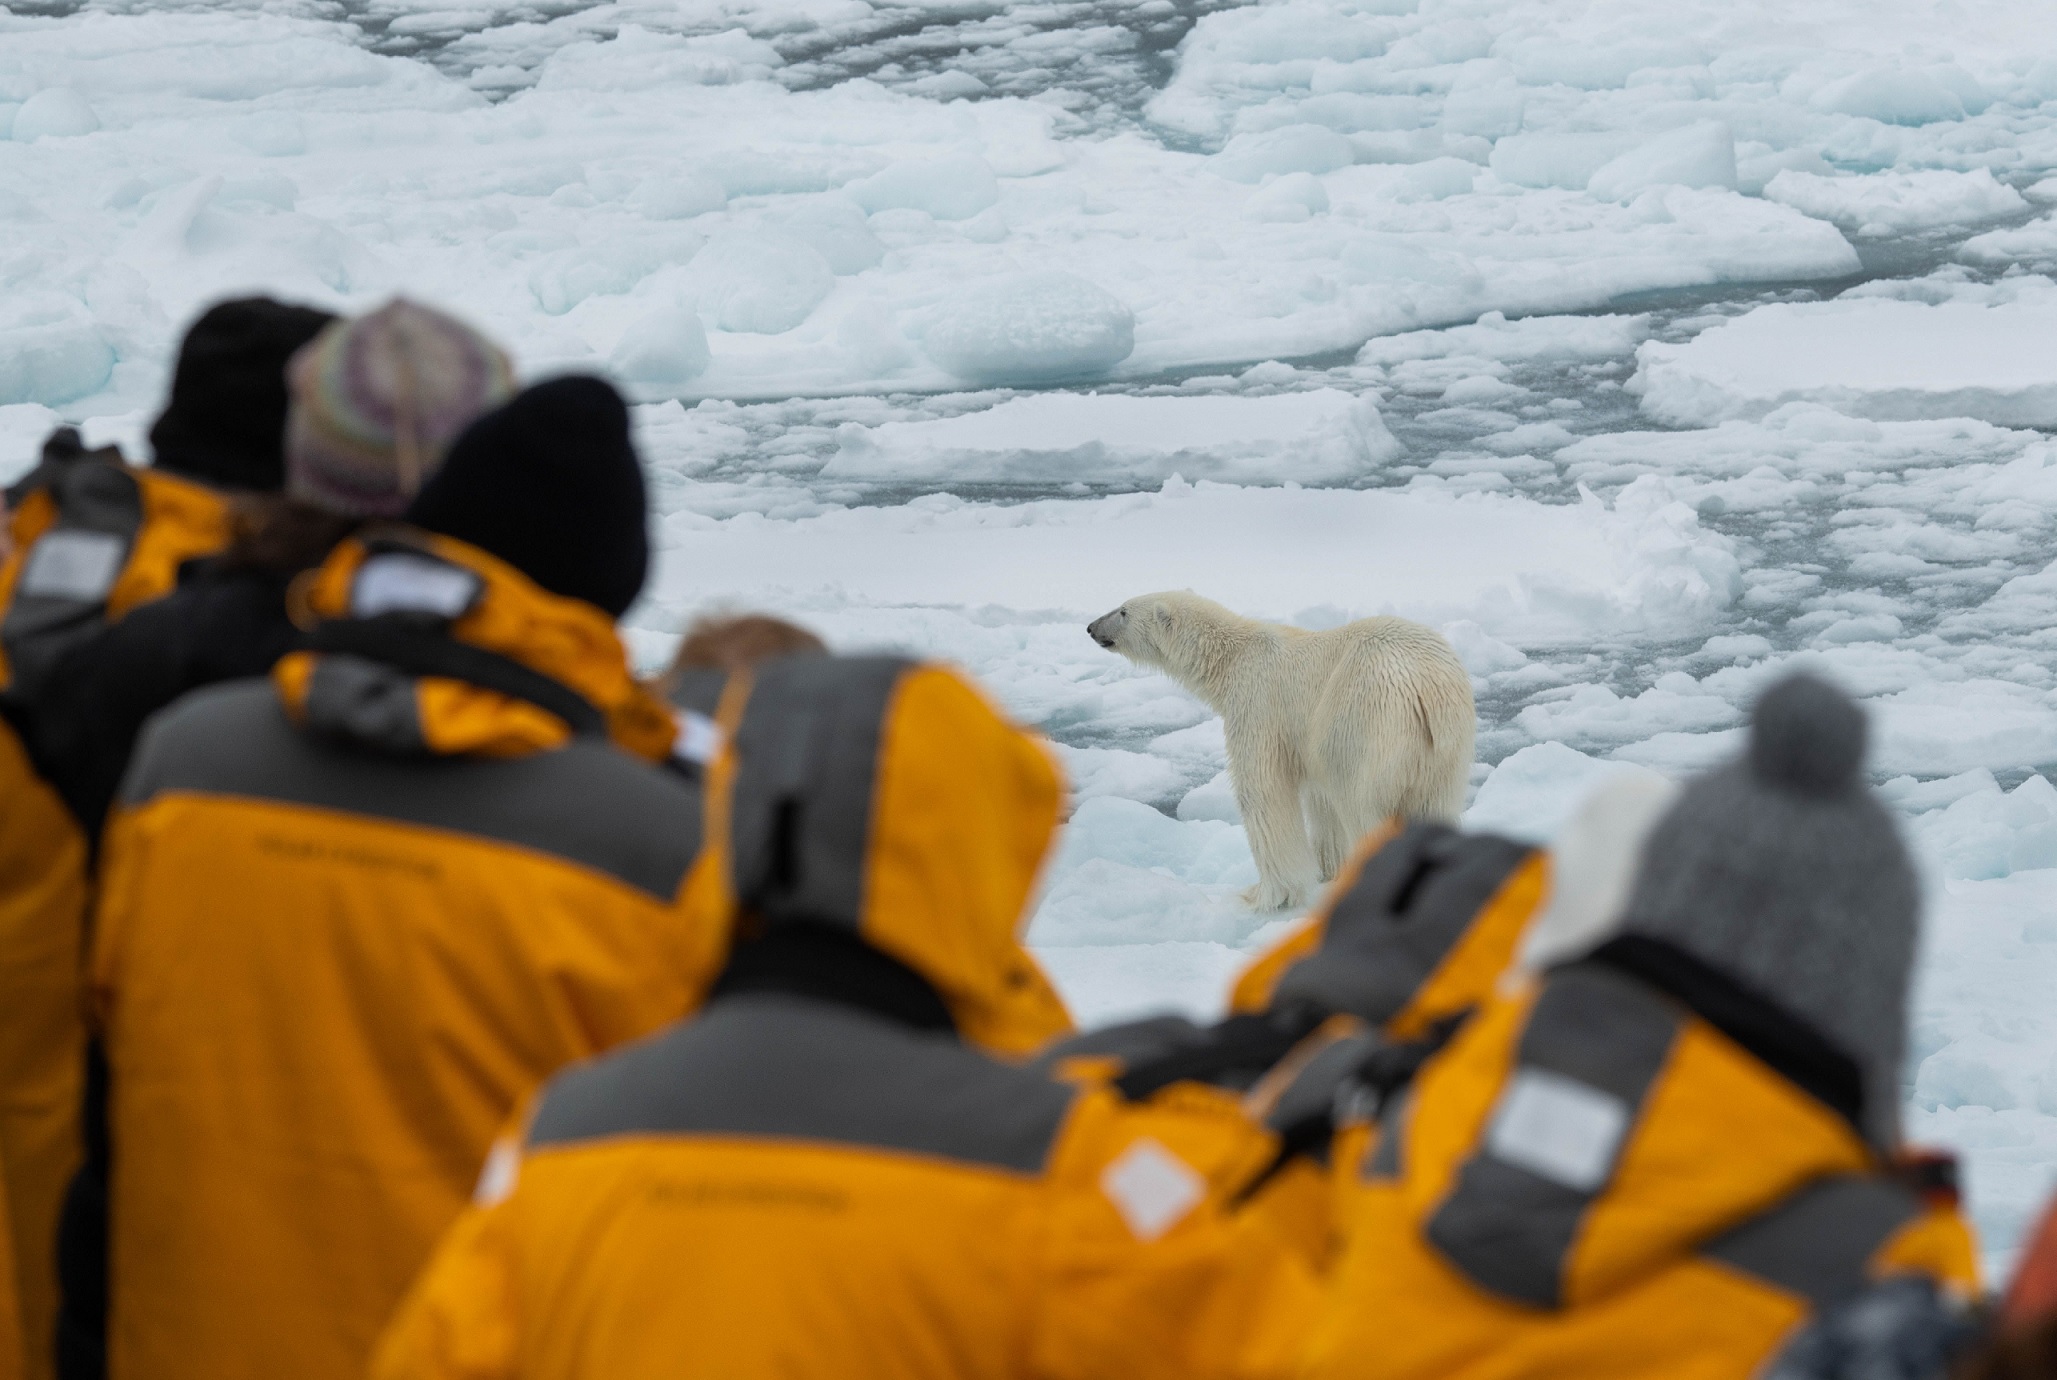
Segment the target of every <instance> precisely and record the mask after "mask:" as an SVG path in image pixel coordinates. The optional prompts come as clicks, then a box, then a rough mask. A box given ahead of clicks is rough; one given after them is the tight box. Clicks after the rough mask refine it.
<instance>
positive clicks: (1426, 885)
mask: <svg viewBox="0 0 2057 1380" xmlns="http://www.w3.org/2000/svg"><path fill="white" fill-rule="evenodd" d="M1547 867H1548V862H1547V857H1546V855H1545V854H1544V853H1543V852H1542V851H1541V850H1539V849H1536V848H1534V847H1532V846H1530V845H1528V844H1524V843H1517V842H1515V841H1513V840H1510V839H1504V838H1499V837H1497V836H1494V835H1490V834H1462V833H1459V832H1458V831H1456V830H1454V829H1451V828H1449V827H1447V826H1445V825H1440V824H1411V825H1407V826H1405V827H1395V828H1393V829H1388V830H1384V831H1381V832H1379V833H1377V834H1375V835H1373V836H1372V837H1371V838H1368V839H1367V840H1366V841H1365V843H1364V845H1363V846H1362V847H1361V848H1360V849H1359V851H1358V853H1357V855H1356V856H1355V857H1354V858H1353V859H1352V860H1351V862H1350V864H1349V865H1348V866H1347V867H1346V868H1344V870H1343V872H1342V874H1341V875H1340V876H1338V877H1337V879H1336V881H1335V883H1334V884H1333V885H1332V886H1331V887H1330V888H1329V890H1328V892H1327V893H1326V894H1325V895H1324V897H1323V898H1322V901H1321V903H1320V904H1319V905H1318V906H1317V907H1316V909H1315V911H1314V913H1313V914H1312V915H1310V916H1309V917H1308V919H1307V920H1306V921H1305V922H1303V923H1302V924H1301V925H1300V926H1298V927H1297V928H1295V929H1294V930H1293V931H1291V932H1290V933H1288V934H1287V935H1286V937H1285V938H1284V939H1282V940H1280V941H1279V942H1278V943H1277V944H1275V945H1274V946H1273V947H1272V948H1270V949H1269V950H1267V951H1266V952H1265V953H1263V954H1262V955H1260V956H1259V957H1258V958H1257V959H1256V960H1254V961H1253V962H1252V963H1251V964H1250V966H1249V967H1248V968H1247V969H1246V970H1245V971H1244V973H1243V974H1242V976H1241V977H1240V978H1239V979H1238V980H1237V982H1236V985H1235V989H1234V992H1233V994H1232V997H1231V1001H1230V1006H1231V1010H1232V1012H1233V1013H1234V1014H1232V1015H1231V1016H1230V1017H1229V1018H1228V1019H1227V1020H1226V1021H1223V1022H1221V1023H1220V1024H1218V1025H1215V1026H1212V1027H1209V1028H1205V1029H1202V1028H1198V1027H1195V1026H1193V1025H1192V1024H1190V1023H1188V1022H1185V1021H1183V1020H1179V1019H1167V1018H1158V1019H1155V1020H1150V1021H1142V1022H1137V1023H1135V1024H1133V1025H1130V1026H1120V1027H1115V1028H1112V1029H1109V1030H1103V1031H1095V1032H1089V1033H1087V1034H1085V1035H1082V1036H1078V1037H1075V1038H1073V1039H1071V1040H1068V1041H1065V1042H1062V1043H1061V1044H1059V1045H1057V1046H1055V1047H1053V1048H1052V1049H1050V1050H1048V1051H1046V1052H1045V1053H1044V1055H1043V1058H1042V1062H1044V1063H1046V1064H1047V1065H1049V1066H1051V1067H1053V1068H1056V1069H1059V1070H1061V1071H1063V1072H1064V1073H1065V1074H1066V1075H1067V1076H1070V1077H1074V1078H1097V1079H1101V1080H1104V1081H1107V1082H1109V1083H1110V1084H1111V1085H1112V1086H1113V1087H1115V1088H1116V1089H1118V1090H1120V1091H1121V1092H1122V1093H1124V1094H1125V1095H1126V1096H1128V1097H1130V1098H1134V1099H1141V1098H1147V1097H1149V1096H1152V1095H1154V1094H1155V1093H1156V1092H1157V1090H1159V1089H1161V1088H1165V1087H1168V1086H1173V1085H1175V1084H1176V1083H1178V1082H1180V1081H1183V1080H1197V1081H1201V1082H1207V1083H1213V1084H1217V1085H1220V1086H1224V1087H1230V1088H1238V1089H1241V1088H1249V1089H1250V1090H1251V1091H1250V1100H1249V1105H1250V1107H1251V1109H1252V1110H1253V1111H1256V1112H1261V1113H1262V1114H1263V1116H1264V1117H1265V1119H1266V1121H1267V1123H1268V1124H1269V1125H1270V1126H1271V1127H1272V1128H1273V1129H1274V1130H1276V1131H1277V1132H1278V1133H1279V1135H1280V1137H1281V1150H1280V1155H1279V1158H1278V1160H1277V1161H1276V1163H1275V1164H1273V1165H1272V1166H1271V1168H1270V1169H1269V1171H1268V1172H1267V1173H1266V1175H1265V1176H1264V1177H1263V1179H1262V1181H1261V1182H1260V1183H1258V1184H1256V1185H1253V1186H1252V1192H1251V1199H1250V1203H1249V1209H1248V1210H1250V1211H1254V1212H1259V1213H1264V1214H1267V1215H1269V1216H1270V1217H1272V1219H1273V1221H1274V1226H1275V1228H1276V1229H1277V1230H1278V1231H1279V1232H1281V1233H1282V1234H1284V1235H1286V1236H1287V1237H1288V1238H1290V1239H1292V1240H1293V1241H1295V1242H1296V1243H1297V1244H1298V1245H1299V1247H1300V1249H1301V1250H1302V1252H1303V1254H1304V1255H1305V1257H1306V1259H1307V1260H1308V1262H1309V1263H1310V1264H1311V1265H1313V1266H1314V1267H1315V1268H1316V1269H1323V1268H1326V1266H1327V1265H1328V1264H1329V1263H1330V1262H1332V1261H1333V1260H1334V1258H1335V1254H1336V1250H1337V1247H1338V1245H1339V1239H1340V1238H1339V1230H1340V1223H1339V1221H1338V1213H1337V1206H1336V1205H1337V1196H1338V1193H1339V1191H1340V1186H1339V1185H1338V1183H1337V1182H1336V1180H1335V1176H1334V1175H1333V1174H1332V1173H1331V1172H1330V1166H1331V1164H1332V1163H1333V1162H1334V1160H1333V1158H1332V1157H1331V1156H1330V1154H1329V1151H1330V1147H1331V1141H1332V1139H1334V1140H1335V1143H1336V1145H1337V1146H1338V1147H1339V1148H1340V1151H1341V1158H1344V1159H1347V1158H1349V1157H1350V1156H1352V1155H1354V1154H1355V1153H1356V1151H1357V1149H1358V1148H1359V1147H1360V1146H1361V1145H1362V1143H1363V1141H1364V1138H1365V1137H1366V1135H1367V1134H1368V1133H1369V1131H1370V1128H1369V1127H1368V1126H1367V1125H1364V1124H1362V1119H1363V1117H1364V1116H1366V1115H1368V1114H1370V1113H1373V1112H1375V1111H1376V1109H1377V1107H1378V1105H1379V1104H1380V1102H1382V1101H1383V1100H1384V1099H1386V1098H1388V1097H1390V1096H1391V1095H1392V1094H1393V1093H1395V1092H1396V1091H1397V1090H1398V1089H1399V1087H1400V1086H1402V1085H1403V1084H1404V1083H1405V1081H1406V1080H1407V1078H1408V1077H1410V1076H1411V1075H1412V1073H1413V1071H1414V1070H1415V1069H1416V1068H1417V1067H1418V1066H1419V1065H1420V1063H1421V1061H1422V1059H1423V1058H1425V1057H1426V1056H1427V1055H1428V1054H1429V1053H1430V1052H1432V1051H1433V1049H1434V1048H1436V1047H1437V1045H1438V1044H1439V1043H1440V1042H1441V1041H1442V1040H1443V1039H1446V1038H1447V1037H1448V1035H1449V1032H1450V1030H1451V1029H1452V1028H1453V1027H1454V1026H1455V1024H1456V1023H1457V1022H1458V1021H1459V1020H1461V1019H1462V1018H1463V1017H1464V1016H1465V1015H1467V1014H1468V1013H1469V1012H1471V1011H1472V1010H1474V1009H1475V1008H1477V1007H1479V1006H1481V1005H1482V1004H1484V1002H1485V1001H1486V1000H1487V999H1488V998H1489V997H1490V996H1491V995H1492V992H1493V989H1494V987H1495V985H1496V984H1497V983H1498V982H1499V981H1500V979H1501V976H1502V974H1503V973H1504V972H1505V970H1506V969H1507V967H1508V965H1509V963H1510V962H1511V961H1512V958H1513V955H1514V950H1515V945H1516V944H1517V943H1518V941H1519V939H1520V936H1521V934H1522V931H1523V929H1524V927H1525V926H1526V925H1527V924H1528V922H1529V920H1530V918H1531V917H1532V915H1533V914H1534V912H1535V910H1536V908H1537V906H1538V905H1539V904H1540V902H1541V900H1542V898H1543V895H1544V891H1545V887H1546V885H1547V880H1548V873H1547ZM1339 1109H1340V1119H1341V1120H1342V1121H1343V1123H1344V1124H1343V1126H1342V1127H1341V1130H1342V1134H1341V1136H1340V1137H1339V1138H1337V1137H1336V1132H1337V1130H1338V1125H1337V1122H1338V1120H1339Z"/></svg>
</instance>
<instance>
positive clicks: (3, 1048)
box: [0, 455, 229, 1380]
mask: <svg viewBox="0 0 2057 1380" xmlns="http://www.w3.org/2000/svg"><path fill="white" fill-rule="evenodd" d="M9 500H10V503H11V505H12V509H11V512H10V514H9V520H8V521H9V529H10V535H11V537H12V539H13V551H12V553H11V554H10V555H9V557H8V559H7V560H6V561H5V562H4V563H0V1012H4V1013H5V1016H4V1018H0V1166H4V1169H0V1185H4V1190H5V1196H6V1203H5V1205H4V1206H5V1208H6V1214H5V1215H6V1217H7V1218H8V1220H9V1222H10V1223H11V1230H10V1231H9V1232H8V1234H7V1236H6V1238H5V1248H6V1249H7V1250H8V1251H9V1253H10V1254H11V1256H12V1269H11V1271H10V1273H11V1274H12V1276H13V1279H14V1282H15V1283H14V1290H13V1292H16V1293H18V1298H11V1299H10V1300H9V1303H10V1305H11V1307H12V1310H13V1311H14V1312H15V1313H16V1314H17V1315H18V1316H19V1319H20V1329H19V1334H20V1337H21V1338H22V1342H21V1344H20V1347H18V1348H15V1349H10V1350H7V1351H5V1352H0V1355H6V1356H12V1355H14V1354H16V1351H17V1350H20V1351H23V1352H24V1354H23V1355H22V1361H21V1364H22V1367H23V1371H22V1373H23V1374H25V1375H26V1376H29V1377H31V1378H32V1380H33V1377H40V1376H45V1375H48V1374H49V1372H50V1356H51V1347H52V1328H53V1325H54V1320H55V1317H56V1311H57V1281H56V1278H55V1268H54V1264H53V1262H54V1259H55V1254H56V1240H57V1218H58V1210H59V1206H60V1204H61V1202H62V1200H63V1196H64V1186H65V1183H66V1182H67V1181H68V1180H69V1179H70V1177H71V1173H72V1171H73V1169H74V1168H75V1167H76V1166H77V1164H78V1161H79V1099H80V1096H81V1083H82V1055H83V1051H84V1048H85V1040H86V1037H85V1026H84V1023H83V1021H82V1019H81V1012H82V1008H83V1004H84V997H83V993H82V990H81V982H80V975H81V969H82V961H83V956H82V952H81V946H82V942H83V941H82V928H83V922H84V919H85V912H86V906H87V886H86V854H87V846H86V844H87V841H86V840H85V839H84V838H83V837H82V836H81V835H80V832H79V829H78V826H77V825H76V824H75V823H74V822H73V820H72V817H71V814H70V813H69V812H68V811H67V810H66V809H65V807H64V803H63V801H62V800H61V799H60V798H59V797H58V794H57V792H56V791H55V790H53V789H52V788H51V787H50V785H49V783H48V782H46V781H45V780H44V779H43V778H42V776H40V775H39V774H38V773H37V771H36V768H35V766H34V764H33V763H32V761H31V760H30V757H29V753H28V750H27V747H26V745H25V744H26V741H27V735H26V732H25V730H26V729H27V727H28V725H29V723H30V721H31V719H32V716H33V714H34V712H35V703H36V695H37V691H38V687H39V681H40V678H41V677H42V675H43V674H44V673H46V672H47V671H48V670H49V668H50V667H51V666H52V665H53V664H55V662H56V660H57V658H58V657H59V656H61V655H62V654H63V653H64V652H65V651H66V650H68V649H69V648H71V647H72V646H74V645H76V644H77V642H78V641H79V640H81V639H83V638H87V637H91V636H92V635H93V634H94V633H95V632H96V631H97V630H98V629H100V628H101V627H104V626H105V625H106V624H107V623H109V622H112V621H114V620H115V619H118V618H120V617H121V616H122V615H123V614H125V613H127V612H128V611H129V610H130V609H132V608H134V607H136V606H137V605H139V604H143V603H147V602H149V601H150V600H152V599H157V598H161V597H162V596H164V595H165V594H168V593H170V592H171V590H172V588H173V587H174V586H175V585H176V584H177V582H178V568H179V566H180V565H181V564H183V563H184V562H185V561H188V560H191V559H192V558H194V557H196V556H204V555H207V554H209V553H211V552H213V551H216V550H218V549H220V547H221V546H222V545H224V544H225V543H226V542H227V540H228V534H229V524H228V513H227V509H226V506H225V505H224V503H223V501H222V499H221V498H220V496H219V495H217V494H215V493H214V492H213V491H212V490H209V489H207V488H205V487H203V486H201V485H198V484H195V483H192V482H191V481H189V480H184V479H179V478H176V477H174V476H172V475H168V474H160V473H158V472H156V471H154V470H147V469H133V468H130V467H129V466H126V465H123V464H121V463H119V462H118V461H110V460H108V459H104V458H101V457H100V456H98V455H82V456H78V457H75V458H68V459H53V460H47V461H45V463H44V464H43V466H42V467H41V468H39V469H38V470H37V471H35V473H34V474H32V475H31V476H30V478H29V479H28V480H25V481H24V482H23V484H22V485H20V486H17V487H16V488H15V489H14V490H13V491H11V492H10V494H9Z"/></svg>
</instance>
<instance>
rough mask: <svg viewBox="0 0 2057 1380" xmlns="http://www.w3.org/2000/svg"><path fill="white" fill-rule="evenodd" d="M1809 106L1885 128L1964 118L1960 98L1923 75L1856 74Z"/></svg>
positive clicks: (1818, 95) (1824, 90) (1830, 87)
mask: <svg viewBox="0 0 2057 1380" xmlns="http://www.w3.org/2000/svg"><path fill="white" fill-rule="evenodd" d="M1809 103H1810V104H1811V105H1813V106H1814V107H1815V108H1816V109H1817V110H1831V111H1834V112H1835V113H1836V114H1838V115H1862V116H1867V117H1869V118H1870V119H1874V120H1877V121H1879V122H1880V123H1882V124H1888V125H1927V124H1935V123H1938V122H1940V121H1944V120H1961V119H1963V118H1964V115H1965V110H1964V101H1963V98H1962V97H1960V96H1959V95H1958V94H1957V93H1956V92H1955V91H1952V90H1951V89H1950V88H1949V87H1947V86H1945V85H1944V84H1943V83H1942V82H1940V81H1938V80H1936V79H1935V78H1934V77H1932V76H1930V75H1929V74H1928V73H1926V72H1895V71H1873V72H1859V73H1858V74H1857V75H1855V76H1853V77H1845V78H1843V79H1842V80H1841V81H1836V82H1830V83H1829V84H1828V85H1827V86H1824V87H1822V88H1821V90H1819V91H1817V92H1815V93H1814V98H1813V100H1812V101H1811V102H1809Z"/></svg>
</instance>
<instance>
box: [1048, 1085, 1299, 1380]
mask: <svg viewBox="0 0 2057 1380" xmlns="http://www.w3.org/2000/svg"><path fill="white" fill-rule="evenodd" d="M1276 1153H1277V1140H1276V1137H1274V1136H1273V1135H1272V1134H1271V1133H1270V1132H1268V1131H1266V1130H1265V1129H1264V1128H1263V1127H1262V1126H1261V1125H1259V1124H1257V1123H1256V1122H1254V1121H1251V1120H1250V1119H1249V1118H1247V1117H1245V1116H1244V1115H1243V1114H1242V1112H1241V1109H1240V1108H1239V1106H1238V1105H1237V1102H1236V1100H1235V1099H1234V1098H1233V1097H1230V1096H1228V1095H1226V1094H1223V1093H1220V1092H1218V1091H1216V1090H1214V1089H1208V1088H1200V1087H1195V1086H1193V1085H1179V1086H1176V1087H1174V1088H1171V1089H1168V1090H1166V1092H1164V1093H1162V1094H1160V1095H1159V1096H1157V1097H1154V1098H1152V1099H1151V1100H1150V1101H1149V1102H1147V1103H1144V1104H1140V1105H1130V1104H1125V1103H1122V1102H1121V1101H1120V1100H1119V1099H1117V1098H1116V1097H1115V1096H1114V1095H1113V1094H1112V1093H1109V1092H1105V1091H1096V1092H1093V1093H1090V1094H1088V1095H1087V1096H1086V1097H1085V1098H1083V1099H1081V1102H1080V1104H1079V1106H1078V1108H1077V1110H1076V1112H1075V1114H1074V1116H1073V1118H1072V1121H1071V1123H1070V1124H1069V1125H1068V1127H1067V1129H1066V1133H1065V1135H1064V1137H1063V1139H1062V1141H1061V1142H1060V1144H1059V1146H1058V1147H1057V1149H1056V1151H1055V1153H1054V1156H1053V1165H1052V1180H1053V1191H1054V1192H1055V1193H1056V1194H1057V1198H1058V1200H1057V1202H1056V1203H1054V1204H1053V1207H1052V1211H1051V1213H1050V1214H1049V1218H1048V1230H1049V1235H1048V1237H1047V1238H1046V1242H1045V1251H1046V1256H1045V1260H1044V1269H1043V1271H1042V1279H1041V1291H1040V1298H1039V1300H1038V1310H1037V1316H1036V1317H1035V1318H1034V1319H1033V1320H1032V1323H1031V1328H1030V1333H1029V1336H1030V1339H1031V1340H1030V1343H1029V1345H1030V1347H1031V1348H1032V1357H1031V1363H1030V1365H1029V1367H1028V1370H1029V1374H1031V1375H1033V1376H1035V1377H1037V1380H1084V1378H1085V1377H1089V1376H1108V1375H1118V1376H1122V1377H1123V1380H1147V1378H1148V1377H1155V1376H1164V1377H1181V1380H1185V1378H1188V1377H1190V1378H1193V1380H1208V1378H1211V1377H1222V1380H1263V1378H1265V1377H1272V1376H1281V1377H1283V1376H1287V1375H1290V1374H1293V1373H1294V1372H1295V1369H1296V1367H1295V1362H1296V1361H1297V1356H1298V1349H1299V1348H1298V1340H1299V1338H1300V1337H1301V1336H1302V1335H1304V1330H1305V1327H1306V1325H1307V1323H1308V1321H1309V1320H1310V1319H1311V1317H1312V1316H1313V1314H1314V1312H1315V1310H1316V1308H1317V1306H1318V1297H1319V1291H1318V1286H1317V1283H1316V1280H1315V1276H1314V1273H1313V1270H1312V1269H1311V1268H1310V1267H1309V1264H1308V1261H1307V1259H1306V1256H1305V1254H1304V1253H1303V1251H1301V1250H1300V1249H1298V1248H1296V1246H1295V1244H1294V1243H1293V1242H1292V1241H1290V1240H1289V1239H1288V1238H1287V1236H1286V1234H1285V1233H1283V1232H1281V1231H1280V1230H1279V1228H1278V1224H1277V1222H1276V1221H1275V1219H1274V1216H1273V1214H1271V1213H1268V1212H1263V1211H1247V1210H1242V1205H1241V1204H1240V1202H1239V1195H1240V1193H1241V1191H1242V1190H1243V1188H1244V1187H1245V1186H1246V1185H1247V1184H1249V1183H1251V1182H1252V1181H1253V1180H1255V1178H1256V1177H1257V1175H1258V1174H1259V1173H1260V1172H1261V1171H1262V1170H1263V1169H1264V1168H1265V1166H1266V1165H1268V1164H1269V1163H1270V1162H1271V1160H1272V1158H1273V1157H1274V1156H1275V1155H1276Z"/></svg>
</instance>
